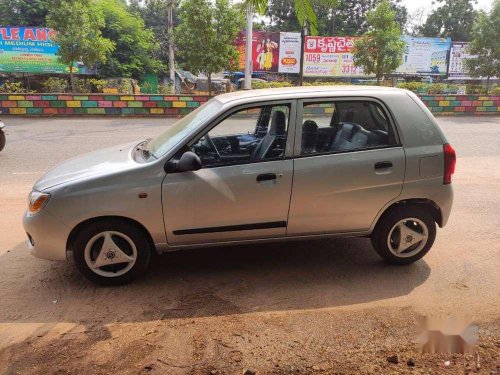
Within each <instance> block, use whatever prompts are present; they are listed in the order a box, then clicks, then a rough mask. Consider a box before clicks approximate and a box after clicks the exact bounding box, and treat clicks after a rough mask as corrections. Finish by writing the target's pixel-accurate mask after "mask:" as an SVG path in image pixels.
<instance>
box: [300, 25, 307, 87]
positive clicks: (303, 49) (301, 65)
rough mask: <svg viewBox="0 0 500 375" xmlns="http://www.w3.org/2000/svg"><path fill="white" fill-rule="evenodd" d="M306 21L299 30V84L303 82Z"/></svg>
mask: <svg viewBox="0 0 500 375" xmlns="http://www.w3.org/2000/svg"><path fill="white" fill-rule="evenodd" d="M307 34H308V33H307V23H304V25H303V26H302V30H301V32H300V71H299V86H302V85H303V84H304V54H305V43H306V36H307Z"/></svg>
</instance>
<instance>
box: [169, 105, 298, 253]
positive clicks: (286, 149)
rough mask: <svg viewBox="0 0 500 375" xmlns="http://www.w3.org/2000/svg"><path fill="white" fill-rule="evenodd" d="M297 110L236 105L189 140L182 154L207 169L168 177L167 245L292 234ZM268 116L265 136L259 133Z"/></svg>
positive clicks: (288, 107)
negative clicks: (290, 214) (289, 228)
mask: <svg viewBox="0 0 500 375" xmlns="http://www.w3.org/2000/svg"><path fill="white" fill-rule="evenodd" d="M295 108H296V103H295V102H294V101H283V102H270V103H265V104H259V105H253V106H251V105H247V106H242V107H237V108H233V109H231V110H229V111H228V112H227V113H226V114H224V115H223V116H221V117H219V118H218V119H217V120H216V121H214V122H213V123H212V124H210V125H208V126H207V128H206V130H205V131H203V132H202V133H201V134H199V135H198V136H196V137H195V138H193V139H192V140H191V141H190V142H188V144H187V145H186V147H185V148H184V151H186V150H188V149H189V150H191V151H193V152H194V153H196V154H197V155H198V156H199V157H200V159H201V161H202V168H201V169H200V170H197V171H190V172H182V173H168V174H167V176H166V177H165V180H164V182H163V186H162V203H163V212H164V221H165V229H166V233H167V241H168V243H169V245H174V246H180V245H191V244H205V243H216V242H223V241H239V240H252V239H258V238H270V237H280V236H285V235H286V227H287V222H288V220H287V219H288V209H289V204H290V195H291V188H292V177H293V160H292V159H291V156H292V154H293V140H294V124H295ZM262 118H267V121H269V122H268V126H267V133H266V134H265V135H263V136H262V135H261V136H258V135H257V134H256V131H255V129H256V126H257V124H258V122H259V127H260V128H262V126H263V124H262ZM259 119H260V120H259ZM264 125H265V124H264ZM181 153H182V152H181ZM179 156H180V155H177V156H176V157H179ZM174 158H175V157H174Z"/></svg>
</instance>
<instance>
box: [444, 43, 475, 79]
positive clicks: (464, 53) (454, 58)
mask: <svg viewBox="0 0 500 375" xmlns="http://www.w3.org/2000/svg"><path fill="white" fill-rule="evenodd" d="M468 47H469V43H466V42H453V43H452V44H451V50H450V63H449V66H448V77H449V78H455V79H471V77H470V76H469V74H468V72H467V68H466V66H465V64H464V60H465V59H467V58H471V57H474V55H471V54H469V52H468Z"/></svg>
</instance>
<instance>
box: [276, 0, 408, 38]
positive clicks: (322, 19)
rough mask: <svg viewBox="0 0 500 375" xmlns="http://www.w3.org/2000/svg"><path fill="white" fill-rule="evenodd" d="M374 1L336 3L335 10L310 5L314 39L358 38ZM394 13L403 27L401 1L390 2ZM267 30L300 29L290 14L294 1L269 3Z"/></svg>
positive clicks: (341, 1)
mask: <svg viewBox="0 0 500 375" xmlns="http://www.w3.org/2000/svg"><path fill="white" fill-rule="evenodd" d="M377 2H378V0H355V1H348V0H339V1H338V3H337V4H336V6H335V7H331V6H328V5H325V4H324V3H322V2H319V3H318V2H316V1H314V2H313V8H314V12H315V13H316V16H317V25H318V35H324V36H328V35H329V36H336V35H339V36H344V35H362V34H364V33H365V32H366V31H367V23H366V13H367V12H368V11H369V10H371V9H373V8H374V7H375V6H376V4H377ZM391 7H392V9H393V10H394V11H395V12H396V21H397V22H398V24H400V25H401V27H403V25H405V24H406V20H407V16H408V12H407V9H406V7H405V6H404V5H401V0H391ZM266 16H267V17H268V19H269V24H270V25H269V29H270V30H273V31H274V30H276V31H298V30H300V25H299V22H298V20H297V17H296V16H295V12H294V0H270V2H269V6H268V8H267V11H266Z"/></svg>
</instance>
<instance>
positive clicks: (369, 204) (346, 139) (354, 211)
mask: <svg viewBox="0 0 500 375" xmlns="http://www.w3.org/2000/svg"><path fill="white" fill-rule="evenodd" d="M297 108H298V110H297V111H298V116H297V131H296V142H295V145H296V148H295V154H296V159H295V171H294V181H293V193H292V199H291V203H290V215H289V223H288V232H287V233H288V235H290V236H294V235H304V234H321V233H342V232H363V231H366V230H368V229H369V228H370V226H371V225H372V223H373V221H374V219H375V217H376V216H377V214H378V212H379V211H380V210H381V209H382V208H383V207H384V206H385V205H386V204H387V203H388V202H390V201H391V200H393V199H394V198H396V197H397V196H398V195H399V194H400V193H401V190H402V187H403V181H404V176H405V153H404V150H403V148H402V146H401V144H400V143H399V139H398V136H397V132H396V131H395V127H394V124H393V122H392V120H391V118H390V117H389V112H388V111H387V109H386V108H385V106H384V105H383V104H382V103H380V102H378V101H375V100H373V99H360V98H352V99H347V98H346V99H342V100H340V99H339V100H332V99H330V100H328V99H325V100H319V101H303V102H302V101H299V103H298V105H297Z"/></svg>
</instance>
